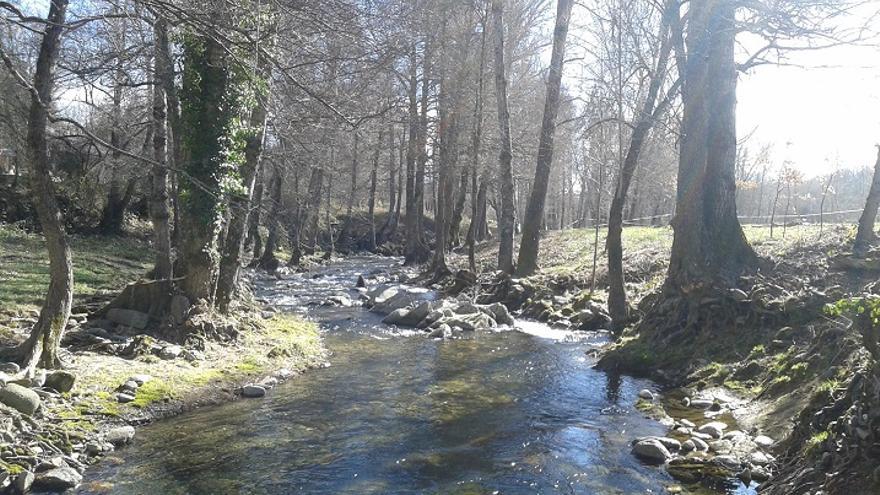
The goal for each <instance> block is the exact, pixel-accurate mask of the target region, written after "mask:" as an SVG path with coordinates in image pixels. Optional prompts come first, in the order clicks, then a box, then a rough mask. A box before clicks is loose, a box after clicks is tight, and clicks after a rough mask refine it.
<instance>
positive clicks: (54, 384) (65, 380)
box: [45, 370, 76, 393]
mask: <svg viewBox="0 0 880 495" xmlns="http://www.w3.org/2000/svg"><path fill="white" fill-rule="evenodd" d="M75 381H76V375H74V374H73V373H71V372H69V371H64V370H58V371H53V372H52V373H49V375H47V376H46V383H45V386H46V387H49V388H51V389H53V390H56V391H58V392H62V393H63V392H70V391H71V390H72V389H73V383H74V382H75Z"/></svg>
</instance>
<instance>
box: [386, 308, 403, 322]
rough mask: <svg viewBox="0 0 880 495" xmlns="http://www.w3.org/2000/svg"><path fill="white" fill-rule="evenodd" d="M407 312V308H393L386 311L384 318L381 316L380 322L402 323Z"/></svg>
mask: <svg viewBox="0 0 880 495" xmlns="http://www.w3.org/2000/svg"><path fill="white" fill-rule="evenodd" d="M407 313H409V310H408V309H406V308H401V309H395V310H394V311H392V312H390V313H388V315H387V316H386V317H385V318H382V323H387V324H389V325H403V323H402V322H403V320H404V317H405V316H406V315H407Z"/></svg>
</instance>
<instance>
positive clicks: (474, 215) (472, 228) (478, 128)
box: [465, 16, 486, 273]
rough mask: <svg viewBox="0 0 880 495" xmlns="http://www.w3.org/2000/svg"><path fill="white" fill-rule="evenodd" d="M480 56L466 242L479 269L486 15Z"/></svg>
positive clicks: (472, 266) (473, 266) (470, 258)
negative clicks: (478, 248)
mask: <svg viewBox="0 0 880 495" xmlns="http://www.w3.org/2000/svg"><path fill="white" fill-rule="evenodd" d="M480 27H481V29H480V58H479V60H478V61H477V65H478V67H479V68H478V69H477V70H478V72H477V90H476V94H475V95H474V129H473V134H472V135H471V136H472V140H471V222H470V225H469V226H468V231H467V237H466V239H465V242H466V244H467V249H468V267H469V268H470V270H471V271H472V272H474V273H476V271H477V263H476V255H475V253H474V250H475V246H476V239H477V235H478V232H477V229H478V228H479V227H478V226H479V192H478V191H477V188H478V186H477V171H478V169H479V166H480V151H481V147H482V144H483V75H484V73H485V66H486V63H485V60H486V17H485V16H482V17H481V18H480Z"/></svg>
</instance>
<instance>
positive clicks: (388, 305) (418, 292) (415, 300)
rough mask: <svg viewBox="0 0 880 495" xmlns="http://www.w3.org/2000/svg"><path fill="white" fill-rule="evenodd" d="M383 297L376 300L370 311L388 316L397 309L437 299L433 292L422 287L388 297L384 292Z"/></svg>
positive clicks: (406, 289) (401, 291) (399, 290)
mask: <svg viewBox="0 0 880 495" xmlns="http://www.w3.org/2000/svg"><path fill="white" fill-rule="evenodd" d="M382 296H383V297H381V298H377V299H375V300H374V301H375V302H374V304H373V307H372V308H370V311H372V312H374V313H379V314H383V315H387V314H389V313H391V312H393V311H394V310H396V309H403V308H408V307H410V306H415V305H416V304H419V303H421V302H424V301H431V300H434V299H435V298H436V294H435V293H434V292H433V291H431V290H429V289H424V288H421V287H409V288H400V289H397V291H396V292H394V293H393V294H391V295H388V296H387V297H385V296H386V293H385V292H383V293H382Z"/></svg>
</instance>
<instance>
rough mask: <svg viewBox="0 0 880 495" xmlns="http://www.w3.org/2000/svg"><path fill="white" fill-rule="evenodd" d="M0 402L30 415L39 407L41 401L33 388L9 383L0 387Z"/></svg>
mask: <svg viewBox="0 0 880 495" xmlns="http://www.w3.org/2000/svg"><path fill="white" fill-rule="evenodd" d="M0 402H2V403H3V404H6V405H7V406H9V407H11V408H13V409H15V410H16V411H18V412H20V413H22V414H27V415H28V416H30V415H32V414H34V413H35V412H37V409H39V408H40V402H41V401H40V396H39V395H38V394H37V393H36V392H34V391H33V390H31V389H29V388H25V387H22V386H21V385H17V384H15V383H10V384H8V385H6V386H5V387H3V389H0Z"/></svg>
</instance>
